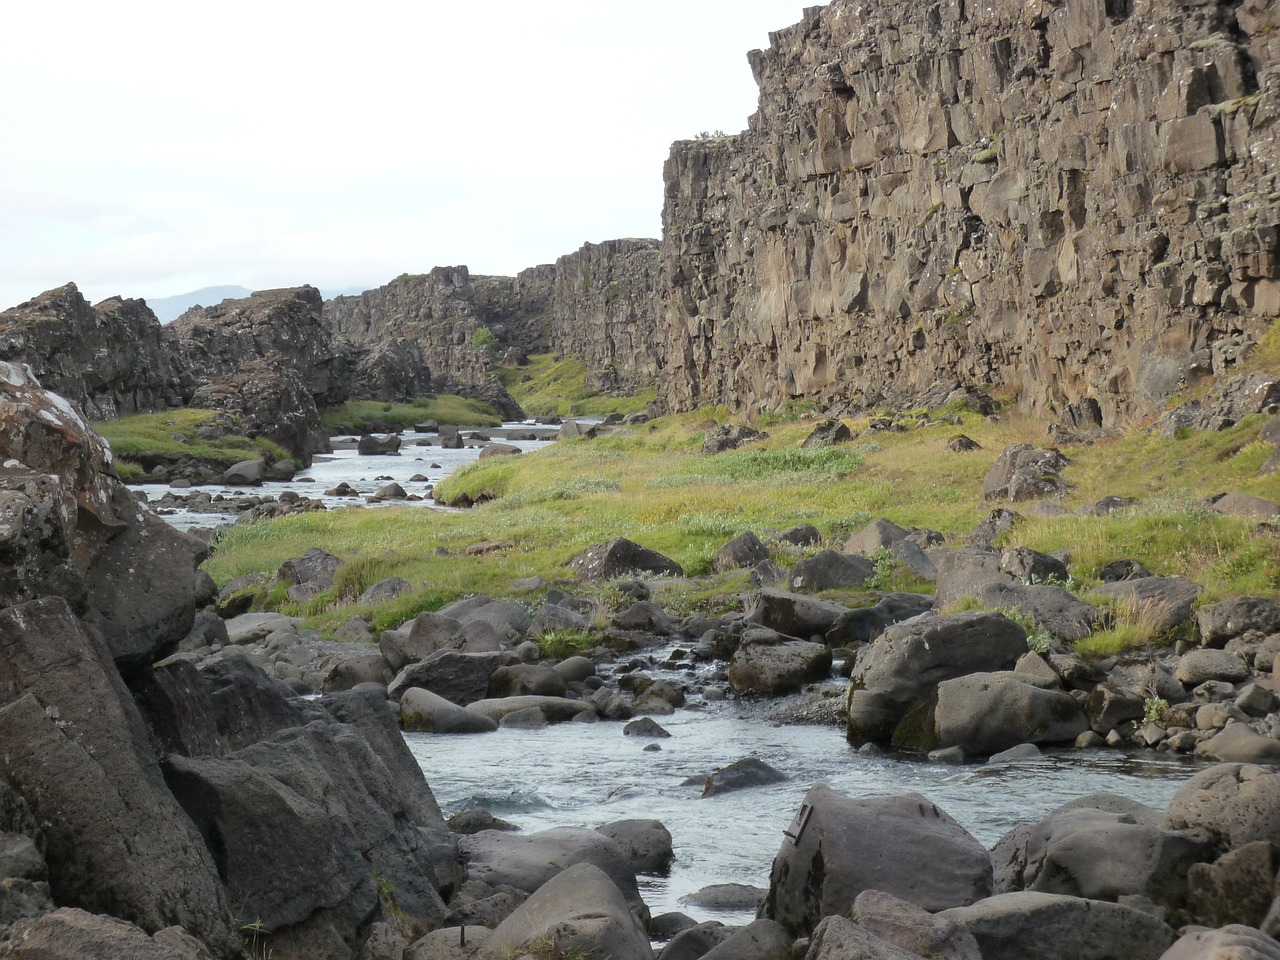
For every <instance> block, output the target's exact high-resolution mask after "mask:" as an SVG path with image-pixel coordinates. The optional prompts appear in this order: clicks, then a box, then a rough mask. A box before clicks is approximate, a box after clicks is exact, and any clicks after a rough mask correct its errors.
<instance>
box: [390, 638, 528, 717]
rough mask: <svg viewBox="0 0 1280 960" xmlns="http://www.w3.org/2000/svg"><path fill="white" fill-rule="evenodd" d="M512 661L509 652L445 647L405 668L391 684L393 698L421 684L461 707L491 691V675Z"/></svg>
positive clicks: (395, 698)
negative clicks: (460, 650) (488, 651)
mask: <svg viewBox="0 0 1280 960" xmlns="http://www.w3.org/2000/svg"><path fill="white" fill-rule="evenodd" d="M510 662H511V654H509V653H462V652H459V651H457V650H442V651H440V652H439V653H435V654H432V655H431V656H429V657H427V659H426V660H423V661H422V662H421V663H411V664H409V665H408V666H406V667H405V668H404V669H403V670H401V671H400V672H399V673H398V674H396V677H395V679H394V680H392V681H391V683H390V684H389V685H388V687H387V696H389V697H391V699H393V700H398V699H399V698H400V697H402V696H403V695H404V693H405V691H406V690H408V689H409V688H411V687H421V688H422V689H424V690H430V691H431V692H432V693H434V694H437V695H439V696H441V697H444V698H445V699H446V700H449V701H450V702H452V703H456V704H457V705H458V706H460V707H465V706H467V705H468V704H471V703H474V702H475V701H477V700H483V699H485V697H487V696H488V695H489V678H490V677H491V676H493V672H494V671H495V670H497V669H498V668H499V667H504V666H506V665H507V664H508V663H510Z"/></svg>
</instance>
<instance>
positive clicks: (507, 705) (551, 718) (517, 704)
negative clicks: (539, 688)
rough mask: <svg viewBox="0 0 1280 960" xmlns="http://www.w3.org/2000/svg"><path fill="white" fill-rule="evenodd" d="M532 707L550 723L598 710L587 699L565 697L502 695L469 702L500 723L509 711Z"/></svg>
mask: <svg viewBox="0 0 1280 960" xmlns="http://www.w3.org/2000/svg"><path fill="white" fill-rule="evenodd" d="M531 708H532V709H535V710H541V711H542V715H543V716H545V717H546V718H547V722H549V723H561V722H564V721H566V720H576V719H578V718H579V717H580V716H584V717H594V716H595V712H596V711H595V707H593V706H592V705H591V704H590V703H588V702H587V701H585V700H568V699H565V698H564V697H538V696H523V697H501V698H498V699H486V700H476V701H475V702H473V703H469V704H467V709H468V710H473V711H475V712H476V713H478V714H480V715H481V716H484V717H489V718H491V719H493V720H497V721H498V722H499V723H501V722H502V718H503V717H505V716H506V715H507V714H509V713H515V712H516V711H518V710H529V709H531Z"/></svg>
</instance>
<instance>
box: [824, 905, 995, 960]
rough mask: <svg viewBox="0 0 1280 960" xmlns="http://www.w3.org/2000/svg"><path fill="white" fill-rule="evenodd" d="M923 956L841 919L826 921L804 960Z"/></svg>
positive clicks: (913, 959) (892, 959)
mask: <svg viewBox="0 0 1280 960" xmlns="http://www.w3.org/2000/svg"><path fill="white" fill-rule="evenodd" d="M922 956H924V954H920V953H915V952H913V951H911V950H906V949H904V948H903V947H900V946H898V945H897V944H894V943H890V942H889V941H887V940H885V939H883V938H881V937H879V936H877V935H876V934H875V933H874V932H872V931H871V930H868V929H866V928H865V927H863V926H862V925H861V924H860V923H854V922H853V921H852V920H848V919H846V918H845V917H843V916H838V915H837V916H829V917H824V918H823V920H822V922H821V923H819V924H818V925H817V927H815V928H814V931H813V937H812V939H811V940H810V942H809V949H808V951H807V952H806V953H805V955H804V960H921V957H922ZM929 956H934V955H933V954H929ZM973 960H980V958H978V957H974V958H973Z"/></svg>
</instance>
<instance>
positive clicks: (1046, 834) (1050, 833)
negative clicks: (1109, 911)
mask: <svg viewBox="0 0 1280 960" xmlns="http://www.w3.org/2000/svg"><path fill="white" fill-rule="evenodd" d="M1163 819H1164V818H1163V815H1162V814H1161V813H1160V812H1159V811H1157V810H1155V809H1153V808H1151V807H1144V806H1142V805H1141V804H1138V803H1136V802H1135V801H1130V800H1125V799H1123V798H1120V797H1113V796H1110V795H1105V794H1095V795H1092V796H1088V797H1082V798H1080V799H1078V800H1072V801H1070V802H1069V803H1067V804H1064V805H1063V806H1061V807H1059V808H1058V809H1056V810H1054V811H1052V812H1050V813H1048V814H1047V815H1045V817H1044V818H1043V819H1041V820H1040V821H1039V822H1038V823H1035V824H1019V825H1018V826H1017V827H1015V828H1014V829H1012V830H1010V831H1009V832H1008V833H1006V834H1005V836H1004V837H1003V838H1001V840H1000V842H999V843H998V844H997V845H996V847H995V849H994V851H993V853H992V857H993V859H994V860H995V869H996V888H997V890H998V891H999V892H1002V893H1009V892H1014V891H1018V890H1033V891H1038V892H1040V893H1060V894H1068V895H1071V896H1080V897H1087V898H1088V899H1090V900H1110V901H1119V900H1120V899H1121V898H1122V897H1128V896H1141V897H1146V898H1147V899H1148V900H1151V901H1152V902H1154V903H1158V904H1161V905H1162V906H1165V907H1168V908H1171V909H1172V908H1176V907H1180V906H1181V905H1182V903H1183V901H1184V900H1185V898H1186V890H1187V879H1186V878H1187V870H1188V868H1189V867H1190V866H1191V865H1192V864H1195V863H1200V862H1201V861H1204V860H1206V859H1209V858H1210V857H1212V855H1213V848H1212V845H1211V844H1210V843H1209V842H1207V841H1206V839H1205V837H1204V836H1203V835H1201V834H1199V833H1197V832H1195V831H1191V830H1169V829H1168V828H1166V827H1165V826H1164V824H1163Z"/></svg>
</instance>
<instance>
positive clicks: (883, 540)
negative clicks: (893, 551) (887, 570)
mask: <svg viewBox="0 0 1280 960" xmlns="http://www.w3.org/2000/svg"><path fill="white" fill-rule="evenodd" d="M906 537H907V531H906V530H904V529H902V527H900V526H898V525H897V524H896V523H894V522H893V521H892V520H886V519H884V517H881V518H880V519H878V520H872V521H871V522H870V523H869V524H867V525H866V526H865V527H863V528H862V529H861V530H859V531H858V532H857V533H855V534H854V535H853V536H852V537H850V538H849V539H848V540H846V541H845V542H844V546H843V547H841V548H840V551H841V553H861V554H871V553H874V552H875V551H877V550H888V549H889V548H890V547H891V546H893V545H894V544H895V543H897V542H898V541H899V540H905V539H906Z"/></svg>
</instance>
